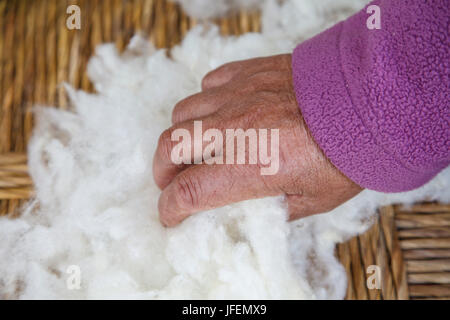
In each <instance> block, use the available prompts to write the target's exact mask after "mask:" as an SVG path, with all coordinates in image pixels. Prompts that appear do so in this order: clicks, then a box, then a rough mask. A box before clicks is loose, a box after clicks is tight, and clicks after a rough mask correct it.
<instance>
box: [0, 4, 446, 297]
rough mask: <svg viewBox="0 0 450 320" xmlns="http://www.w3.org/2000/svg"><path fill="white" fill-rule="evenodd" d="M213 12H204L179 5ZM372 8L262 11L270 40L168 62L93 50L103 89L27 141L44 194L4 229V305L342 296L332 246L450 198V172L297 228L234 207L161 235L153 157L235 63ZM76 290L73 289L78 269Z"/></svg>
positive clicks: (206, 41)
mask: <svg viewBox="0 0 450 320" xmlns="http://www.w3.org/2000/svg"><path fill="white" fill-rule="evenodd" d="M183 2H185V4H186V5H187V6H188V7H189V6H191V7H190V8H191V9H192V10H191V12H197V13H198V14H207V11H206V12H205V11H202V10H203V9H204V7H202V6H201V5H200V4H201V3H207V1H203V2H199V1H194V2H192V1H183ZM364 4H365V1H357V0H352V1H350V0H343V1H335V0H327V1H320V2H319V1H316V0H303V1H294V0H289V1H283V2H278V1H271V0H269V1H264V3H263V4H262V5H261V7H262V12H263V32H262V33H261V34H256V33H251V34H245V35H242V36H240V37H223V36H220V35H219V32H218V29H217V28H216V27H214V26H210V25H207V26H198V27H196V28H194V29H192V30H191V31H189V32H188V34H187V36H186V37H185V39H184V41H183V42H182V43H181V44H180V45H179V46H177V47H175V48H174V49H173V50H172V52H171V56H170V58H169V57H168V56H167V55H166V52H165V51H164V50H155V49H154V48H153V46H152V45H151V44H150V43H148V42H146V41H144V40H143V39H142V38H139V37H135V38H133V39H132V41H131V43H130V44H129V46H128V48H127V50H126V51H125V52H124V53H123V54H122V55H119V53H118V52H117V50H116V48H115V47H114V46H113V45H112V44H104V45H101V46H99V47H98V48H97V51H96V54H95V56H94V57H93V58H91V60H90V62H89V65H88V73H89V76H90V79H91V80H92V82H93V83H94V85H95V89H96V93H95V94H89V93H86V92H83V91H76V90H74V89H72V88H71V87H69V86H67V90H68V92H69V95H70V98H71V103H72V108H71V109H70V110H69V111H63V110H57V109H55V108H51V107H37V108H36V113H35V114H36V119H37V123H36V127H35V130H34V135H33V137H32V140H31V142H30V144H29V150H28V158H29V168H30V174H31V176H32V178H33V181H34V182H35V188H36V197H35V199H33V200H31V201H30V202H29V203H28V204H27V205H26V206H25V207H24V208H23V210H22V214H21V216H20V217H19V218H16V219H8V218H1V219H0V243H1V244H0V297H2V298H22V299H35V298H39V299H53V298H55V299H94V298H100V299H103V298H138V299H175V298H177V299H185V298H189V299H197V298H205V299H218V298H236V299H239V298H245V299H264V298H267V299H279V298H286V299H315V298H331V299H341V298H343V297H344V295H345V289H346V282H347V280H346V275H345V271H344V269H343V267H342V266H341V265H340V263H339V262H338V261H337V260H336V258H335V257H334V255H333V250H334V247H335V244H336V243H338V242H342V241H345V240H346V239H348V238H349V237H351V236H353V235H355V234H357V233H361V232H364V231H365V230H366V229H367V228H368V227H369V226H370V224H371V222H372V221H373V219H374V214H375V212H376V208H377V207H379V206H382V205H386V204H389V203H394V202H395V203H404V204H408V203H412V202H414V201H420V200H423V199H427V200H438V201H442V202H448V201H449V198H450V192H449V190H450V189H449V178H450V170H449V169H447V170H445V171H443V172H442V173H441V174H440V175H438V176H437V177H436V178H435V179H434V180H433V181H431V182H430V183H428V184H427V185H425V186H423V187H422V188H420V189H418V190H415V191H412V192H408V193H400V194H383V193H377V192H373V191H368V190H365V191H363V192H362V193H360V194H359V195H358V196H357V197H355V198H354V199H352V200H350V201H348V202H346V203H344V204H343V205H341V206H340V207H338V208H336V209H335V210H333V211H332V212H329V213H325V214H321V215H316V216H311V217H308V218H305V219H302V220H298V221H295V222H292V223H288V222H287V221H286V207H285V205H284V204H283V201H282V199H281V198H279V197H277V198H265V199H259V200H251V201H244V202H241V203H236V204H231V205H228V206H226V207H223V208H219V209H215V210H211V211H208V212H202V213H199V214H196V215H194V216H192V217H190V218H188V219H187V220H185V221H184V222H183V223H182V224H181V225H180V226H178V227H176V228H172V229H166V228H163V227H162V226H161V224H160V223H159V220H158V211H157V200H158V196H159V194H160V191H159V190H158V188H157V187H156V186H155V184H154V182H153V177H152V172H151V167H152V157H153V153H154V151H155V148H156V143H157V140H158V137H159V134H160V133H161V132H162V131H163V130H164V129H165V128H167V127H169V126H170V118H171V110H172V108H173V106H174V105H175V103H176V102H177V101H179V100H181V99H183V98H184V97H186V96H188V95H190V94H193V93H195V92H197V91H199V90H200V82H201V79H202V77H203V76H204V75H205V74H206V73H207V72H208V71H209V70H211V69H213V68H215V67H217V66H219V65H221V64H223V63H225V62H228V61H233V60H237V59H245V58H251V57H255V56H267V55H272V54H278V53H284V52H290V51H291V50H292V49H293V47H294V46H295V44H297V43H299V42H301V41H302V40H304V39H307V38H308V37H311V36H313V35H314V34H316V33H318V32H320V31H321V30H323V29H324V28H325V27H327V26H330V25H332V24H333V23H335V22H337V21H338V20H340V19H342V18H345V17H346V16H348V15H349V14H351V13H352V12H355V11H356V10H358V9H360V8H362V7H363V6H364ZM73 268H75V269H76V270H78V271H79V273H77V275H78V276H79V279H80V283H79V284H80V285H79V286H75V287H74V286H71V285H70V284H71V282H70V281H71V279H72V278H71V277H72V276H73V273H72V270H74V269H73Z"/></svg>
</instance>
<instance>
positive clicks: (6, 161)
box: [0, 0, 450, 299]
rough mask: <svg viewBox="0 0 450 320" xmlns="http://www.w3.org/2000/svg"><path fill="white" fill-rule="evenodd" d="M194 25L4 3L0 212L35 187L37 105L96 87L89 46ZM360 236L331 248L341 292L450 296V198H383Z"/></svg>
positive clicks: (121, 9) (141, 14) (253, 23)
mask: <svg viewBox="0 0 450 320" xmlns="http://www.w3.org/2000/svg"><path fill="white" fill-rule="evenodd" d="M71 4H77V5H78V6H79V7H80V8H81V30H69V29H67V28H66V18H67V14H66V9H67V7H68V6H69V5H71ZM215 22H216V23H217V24H218V25H219V26H220V30H221V32H222V33H223V34H241V33H243V32H248V31H259V29H260V21H259V15H258V13H256V12H239V13H236V14H234V15H232V16H229V17H227V18H223V19H217V20H216V21H215ZM196 23H197V21H196V20H194V19H191V18H189V17H187V16H186V15H185V14H184V13H183V12H182V11H181V10H180V8H179V6H177V5H175V4H172V3H169V2H166V1H165V0H133V1H122V0H105V1H92V0H86V1H82V0H79V1H75V0H71V1H61V0H35V1H27V0H17V1H12V0H11V1H0V214H7V213H9V214H10V215H11V216H14V215H16V214H18V208H19V207H20V205H21V203H22V202H23V201H26V199H27V198H29V197H30V196H31V195H32V192H33V191H32V190H33V188H32V181H31V180H30V178H29V177H28V175H27V165H26V155H25V153H24V150H25V148H26V145H27V141H28V139H29V136H30V132H31V129H32V127H33V118H32V114H31V112H30V110H31V107H32V105H34V104H35V103H39V104H46V105H57V106H59V107H60V108H67V106H68V100H67V95H66V92H65V91H64V88H63V87H60V86H58V84H59V83H61V82H63V81H66V82H68V83H70V84H71V85H72V86H74V87H76V88H81V89H83V90H86V91H92V84H91V83H90V82H89V80H88V78H87V75H86V63H87V61H88V59H89V57H90V56H91V55H92V54H93V50H94V48H95V46H96V45H97V44H99V43H102V42H115V43H116V45H117V47H118V48H119V49H123V47H124V45H125V44H126V43H127V42H128V41H129V39H130V37H131V36H132V35H133V34H135V33H136V32H142V34H143V35H145V36H147V37H148V39H150V40H151V41H152V42H153V43H154V44H155V45H156V46H157V47H171V46H173V45H175V44H177V43H178V42H180V40H181V39H182V37H183V36H184V34H185V33H186V31H187V30H189V29H190V28H191V27H192V26H194V25H195V24H196ZM379 211H380V218H379V219H378V221H377V222H376V223H375V225H374V226H373V227H372V228H371V229H370V230H369V231H367V232H366V233H365V234H363V235H361V236H358V237H355V238H353V239H351V240H350V241H348V242H347V243H344V244H341V245H339V246H338V247H337V249H336V254H337V256H338V257H339V259H340V260H341V262H342V263H343V265H344V266H345V268H346V270H347V274H348V289H347V299H430V298H432V299H433V298H439V299H449V298H450V206H449V205H441V204H438V203H422V204H417V205H415V206H412V207H409V208H408V209H404V208H402V206H400V205H399V206H388V207H384V208H382V209H380V210H379ZM371 265H377V266H379V267H380V268H381V271H382V279H383V280H382V286H381V289H368V287H367V285H366V282H367V279H368V277H369V276H370V273H367V268H368V267H369V266H371Z"/></svg>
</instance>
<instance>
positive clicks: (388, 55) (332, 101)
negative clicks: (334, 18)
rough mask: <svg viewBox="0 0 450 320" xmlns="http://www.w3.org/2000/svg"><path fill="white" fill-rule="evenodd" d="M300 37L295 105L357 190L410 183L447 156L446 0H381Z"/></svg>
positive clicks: (427, 175)
mask: <svg viewBox="0 0 450 320" xmlns="http://www.w3.org/2000/svg"><path fill="white" fill-rule="evenodd" d="M370 5H378V6H379V8H380V12H381V15H380V17H381V29H373V30H369V29H368V27H367V26H366V21H367V19H368V18H369V17H370V16H371V14H368V13H367V12H366V8H367V7H366V8H364V9H363V10H362V11H361V12H359V13H357V14H356V15H354V16H352V17H350V18H349V19H347V20H346V21H343V22H341V23H339V24H337V25H335V26H334V27H332V28H331V29H328V30H327V31H325V32H323V33H321V34H319V35H318V36H316V37H314V38H312V39H310V40H308V41H305V42H303V43H302V44H300V45H299V46H298V47H297V48H296V49H295V51H294V53H293V56H292V66H293V81H294V88H295V92H296V97H297V102H298V103H299V106H300V109H301V112H302V114H303V117H304V118H305V121H306V124H307V126H308V127H309V129H310V131H311V133H312V135H313V137H314V139H315V140H316V142H317V143H318V144H319V146H320V147H321V149H322V150H323V151H324V153H325V154H326V156H327V157H328V158H329V159H330V161H331V162H332V163H333V164H334V165H335V166H336V167H337V168H338V169H339V170H341V172H343V173H344V174H345V175H346V176H347V177H349V178H350V179H352V180H353V181H354V182H356V183H357V184H359V185H360V186H362V187H365V188H368V189H373V190H377V191H383V192H399V191H407V190H411V189H414V188H417V187H419V186H421V185H423V184H424V183H426V182H427V181H429V180H430V179H431V178H433V177H434V176H435V175H436V174H437V173H439V171H441V170H442V169H444V168H445V167H447V166H448V164H449V163H450V139H449V136H450V108H449V61H450V55H449V51H450V41H449V16H450V13H449V7H450V5H449V1H448V0H433V1H426V0H409V1H408V0H398V1H393V0H379V1H374V2H372V3H370Z"/></svg>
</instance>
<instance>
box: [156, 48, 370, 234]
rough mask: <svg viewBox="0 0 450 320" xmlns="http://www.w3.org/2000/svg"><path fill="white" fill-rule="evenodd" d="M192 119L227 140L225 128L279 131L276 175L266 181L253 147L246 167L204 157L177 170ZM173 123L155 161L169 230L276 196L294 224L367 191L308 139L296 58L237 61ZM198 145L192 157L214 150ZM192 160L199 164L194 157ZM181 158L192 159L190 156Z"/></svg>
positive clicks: (212, 78)
mask: <svg viewBox="0 0 450 320" xmlns="http://www.w3.org/2000/svg"><path fill="white" fill-rule="evenodd" d="M300 103H301V102H300ZM194 120H196V121H197V120H198V121H202V129H203V130H204V131H205V130H207V129H210V128H215V129H218V130H220V132H222V133H224V135H226V134H225V132H226V129H238V128H240V129H243V130H244V131H245V130H247V129H278V130H279V131H278V132H279V145H278V147H279V149H278V155H279V168H278V171H277V172H276V173H275V174H273V175H262V174H261V168H263V167H265V165H266V164H267V163H263V162H262V161H260V159H256V163H255V164H250V163H251V161H250V158H252V155H251V152H250V149H249V146H246V149H245V154H246V159H247V160H248V161H246V163H245V164H217V163H216V164H207V163H205V161H207V162H208V160H210V161H211V159H207V158H205V156H204V155H202V154H201V155H200V158H201V159H200V161H202V160H203V163H201V164H176V163H174V161H173V153H172V151H173V148H174V147H175V146H176V145H178V144H179V141H177V140H176V141H173V140H174V139H173V136H172V134H174V132H176V130H177V129H185V130H188V131H189V133H190V134H191V136H192V137H194V136H195V134H194ZM172 122H173V126H172V127H171V128H169V129H167V130H166V131H164V132H163V134H162V135H161V137H160V139H159V142H158V147H157V150H156V153H155V158H154V162H153V173H154V178H155V182H156V183H157V185H158V186H159V187H160V188H161V189H162V190H163V191H162V194H161V196H160V199H159V203H158V207H159V213H160V219H161V222H162V223H163V224H164V225H166V226H175V225H177V224H178V223H180V222H181V221H182V220H184V219H185V218H187V217H188V216H190V215H192V214H194V213H196V212H199V211H203V210H209V209H212V208H217V207H221V206H224V205H227V204H230V203H233V202H238V201H242V200H248V199H254V198H262V197H268V196H277V195H286V202H287V204H288V210H289V217H290V219H298V218H301V217H305V216H308V215H311V214H315V213H322V212H327V211H330V210H331V209H334V208H335V207H337V206H338V205H340V204H341V203H343V202H345V201H347V200H348V199H350V198H352V197H353V196H355V195H356V194H358V193H359V192H360V191H361V190H362V188H361V187H359V186H358V185H357V184H355V183H354V182H353V181H351V180H350V179H348V178H347V177H346V176H344V175H343V174H342V173H341V172H340V171H339V170H337V169H336V168H335V167H334V166H333V164H331V163H330V161H329V160H328V159H327V158H326V157H325V155H324V154H323V153H322V151H321V150H320V149H319V147H318V146H317V145H316V143H315V142H314V140H313V138H312V137H311V135H310V133H309V131H308V129H307V127H306V125H305V123H304V121H303V118H302V115H301V112H300V109H299V107H298V104H297V101H296V98H295V93H294V89H293V86H292V70H291V55H287V54H286V55H278V56H272V57H267V58H256V59H251V60H245V61H237V62H232V63H228V64H225V65H223V66H222V67H220V68H218V69H216V70H214V71H212V72H210V73H209V74H207V75H206V76H205V78H204V79H203V82H202V92H200V93H197V94H195V95H193V96H190V97H188V98H186V99H184V100H182V101H180V102H179V103H178V104H177V105H176V106H175V108H174V110H173V114H172ZM270 139H273V138H270V137H269V140H270ZM194 141H195V139H193V141H192V143H189V144H188V149H190V150H189V151H193V150H194V149H195V147H194V144H195V143H197V146H198V143H200V149H201V150H205V147H206V146H207V145H208V144H209V143H210V141H206V142H205V141H202V140H201V139H200V141H198V139H197V141H196V142H194ZM224 141H225V139H224ZM269 144H270V141H269ZM227 145H228V140H227V141H226V143H225V144H224V145H223V146H221V147H220V149H217V150H215V154H214V153H212V155H213V156H219V155H221V154H222V151H223V153H225V150H226V147H227ZM202 148H203V149H202ZM189 153H191V154H192V159H194V156H195V152H189ZM197 155H198V154H197ZM183 156H184V158H186V157H188V158H189V159H188V160H192V159H191V156H189V155H188V153H184V152H183ZM272 156H273V155H272ZM197 158H198V157H197ZM210 158H211V157H210ZM185 160H186V159H185ZM197 160H199V159H197ZM254 160H255V159H254Z"/></svg>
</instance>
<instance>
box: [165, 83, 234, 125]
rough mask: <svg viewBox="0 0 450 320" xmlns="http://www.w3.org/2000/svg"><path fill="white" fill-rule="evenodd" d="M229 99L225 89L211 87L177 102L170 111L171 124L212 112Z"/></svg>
mask: <svg viewBox="0 0 450 320" xmlns="http://www.w3.org/2000/svg"><path fill="white" fill-rule="evenodd" d="M228 100H229V96H228V94H227V92H226V91H223V90H215V89H211V90H208V91H206V92H200V93H197V94H194V95H192V96H189V97H187V98H185V99H183V100H181V101H180V102H178V103H177V104H176V105H175V107H174V109H173V111H172V124H177V123H181V122H184V121H188V120H193V119H198V118H201V117H204V116H207V115H209V114H212V113H214V112H215V111H217V110H218V109H219V108H220V107H222V106H223V105H224V104H225V103H226V102H227V101H228Z"/></svg>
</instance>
